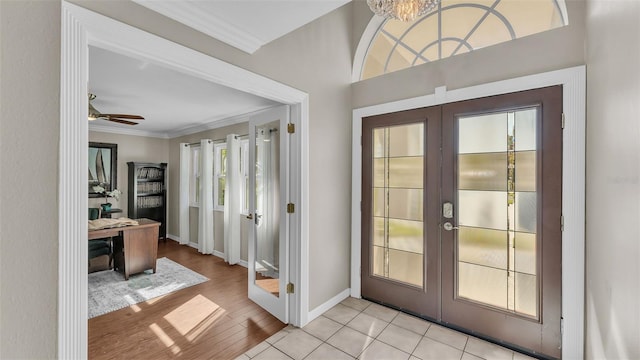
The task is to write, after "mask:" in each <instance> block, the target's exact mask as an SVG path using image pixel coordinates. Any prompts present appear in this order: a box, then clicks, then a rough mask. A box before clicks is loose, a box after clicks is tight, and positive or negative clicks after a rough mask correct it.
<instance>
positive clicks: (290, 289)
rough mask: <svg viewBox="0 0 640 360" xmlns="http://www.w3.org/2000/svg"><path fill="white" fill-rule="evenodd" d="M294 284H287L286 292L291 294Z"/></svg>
mask: <svg viewBox="0 0 640 360" xmlns="http://www.w3.org/2000/svg"><path fill="white" fill-rule="evenodd" d="M293 290H294V286H293V283H288V284H287V294H293Z"/></svg>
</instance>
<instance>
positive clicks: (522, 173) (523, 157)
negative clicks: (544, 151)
mask: <svg viewBox="0 0 640 360" xmlns="http://www.w3.org/2000/svg"><path fill="white" fill-rule="evenodd" d="M515 161H516V183H515V189H516V191H536V175H537V172H536V152H535V151H522V152H516V153H515Z"/></svg>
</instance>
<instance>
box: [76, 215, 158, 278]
mask: <svg viewBox="0 0 640 360" xmlns="http://www.w3.org/2000/svg"><path fill="white" fill-rule="evenodd" d="M136 221H137V222H138V225H130V226H122V227H114V228H107V229H100V230H93V231H89V234H88V238H89V240H92V239H100V238H105V237H112V238H113V258H114V270H119V271H122V272H123V273H124V279H125V280H129V275H131V274H136V273H139V272H142V271H145V270H147V269H152V270H153V273H154V274H155V272H156V258H157V256H158V232H159V228H160V223H159V222H157V221H153V220H149V219H136Z"/></svg>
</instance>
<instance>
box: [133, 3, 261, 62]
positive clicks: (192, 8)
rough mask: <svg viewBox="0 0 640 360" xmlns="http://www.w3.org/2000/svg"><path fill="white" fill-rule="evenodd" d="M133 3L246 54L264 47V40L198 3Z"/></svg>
mask: <svg viewBox="0 0 640 360" xmlns="http://www.w3.org/2000/svg"><path fill="white" fill-rule="evenodd" d="M132 1H133V2H135V3H137V4H139V5H142V6H144V7H146V8H148V9H150V10H153V11H155V12H157V13H159V14H162V15H164V16H166V17H168V18H171V19H173V20H175V21H178V22H181V23H183V24H185V25H187V26H189V27H192V28H194V29H196V30H198V31H200V32H202V33H204V34H207V35H209V36H211V37H213V38H216V39H218V40H220V41H222V42H225V43H227V44H229V45H231V46H233V47H235V48H238V49H240V50H242V51H244V52H246V53H249V54H253V53H254V52H256V50H258V49H259V48H260V47H261V46H262V45H263V41H262V40H260V39H258V38H256V37H255V36H252V35H251V34H249V33H247V32H245V31H242V29H240V28H238V27H237V26H235V25H234V24H231V23H229V22H226V21H224V20H222V19H220V18H219V17H217V16H215V15H213V14H212V13H211V12H210V11H204V10H202V9H200V8H199V7H198V4H197V1H150V0H132Z"/></svg>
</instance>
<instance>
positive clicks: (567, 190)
mask: <svg viewBox="0 0 640 360" xmlns="http://www.w3.org/2000/svg"><path fill="white" fill-rule="evenodd" d="M553 85H562V87H563V106H562V107H563V113H564V118H565V124H566V125H565V127H564V130H563V150H562V157H563V159H562V164H563V165H562V166H563V169H562V176H563V180H562V214H563V218H564V230H563V233H562V294H563V295H562V320H563V326H562V328H563V333H562V357H563V358H566V359H581V358H583V357H584V304H585V297H584V275H585V274H584V261H585V225H584V224H585V175H584V174H585V129H586V112H585V101H586V70H585V66H577V67H573V68H567V69H562V70H556V71H551V72H546V73H541V74H535V75H529V76H523V77H519V78H514V79H508V80H502V81H497V82H493V83H488V84H482V85H476V86H471V87H467V88H462V89H456V90H452V91H447V90H446V87H444V86H442V87H438V88H436V89H435V91H434V94H431V95H425V96H421V97H416V98H411V99H405V100H399V101H395V102H391V103H386V104H379V105H373V106H368V107H364V108H359V109H354V110H353V124H352V125H353V128H352V129H353V131H352V152H351V154H352V170H351V171H352V177H351V181H352V185H351V189H352V190H351V296H352V297H356V298H360V266H361V260H360V255H361V214H360V206H361V205H360V204H361V194H362V147H361V140H360V139H361V136H362V118H363V117H366V116H373V115H380V114H387V113H392V112H397V111H403V110H409V109H416V108H422V107H428V106H434V105H441V104H445V103H450V102H455V101H462V100H469V99H476V98H481V97H486V96H492V95H500V94H507V93H511V92H516V91H524V90H529V89H535V88H541V87H546V86H553Z"/></svg>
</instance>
